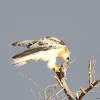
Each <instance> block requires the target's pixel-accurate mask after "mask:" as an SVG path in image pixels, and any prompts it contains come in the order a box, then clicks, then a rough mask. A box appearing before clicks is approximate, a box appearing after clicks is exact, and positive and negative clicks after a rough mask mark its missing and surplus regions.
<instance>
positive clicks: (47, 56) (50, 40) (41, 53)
mask: <svg viewBox="0 0 100 100" xmlns="http://www.w3.org/2000/svg"><path fill="white" fill-rule="evenodd" d="M12 45H13V46H26V47H27V48H28V49H27V50H25V51H23V52H21V53H19V54H17V55H15V56H13V57H12V64H14V65H15V66H22V65H24V64H26V63H28V62H30V61H38V60H42V61H48V67H49V68H50V69H55V72H60V71H59V69H60V67H59V66H57V65H56V58H57V57H61V58H63V59H64V61H65V62H68V60H69V58H70V52H69V50H68V48H67V46H66V44H65V43H64V42H63V41H61V40H59V39H57V38H55V37H43V38H40V40H24V41H18V42H15V43H13V44H12Z"/></svg>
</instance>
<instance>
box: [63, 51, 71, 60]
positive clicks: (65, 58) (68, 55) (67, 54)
mask: <svg viewBox="0 0 100 100" xmlns="http://www.w3.org/2000/svg"><path fill="white" fill-rule="evenodd" d="M63 59H64V61H65V62H68V61H69V60H70V52H69V51H68V52H67V53H65V54H64V56H63Z"/></svg>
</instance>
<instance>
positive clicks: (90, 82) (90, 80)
mask: <svg viewBox="0 0 100 100" xmlns="http://www.w3.org/2000/svg"><path fill="white" fill-rule="evenodd" d="M91 84H92V74H91V60H89V85H91Z"/></svg>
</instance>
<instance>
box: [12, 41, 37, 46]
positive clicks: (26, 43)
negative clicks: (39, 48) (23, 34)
mask: <svg viewBox="0 0 100 100" xmlns="http://www.w3.org/2000/svg"><path fill="white" fill-rule="evenodd" d="M37 42H38V41H37V40H24V41H17V42H15V43H13V44H12V45H13V46H26V47H27V48H29V47H30V46H31V45H33V44H35V43H37Z"/></svg>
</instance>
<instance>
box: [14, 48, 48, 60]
mask: <svg viewBox="0 0 100 100" xmlns="http://www.w3.org/2000/svg"><path fill="white" fill-rule="evenodd" d="M46 50H48V48H43V47H38V48H29V49H27V50H25V51H23V52H22V53H19V54H17V55H15V56H13V57H12V58H20V57H24V56H27V55H30V54H33V53H36V52H39V51H46Z"/></svg>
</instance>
